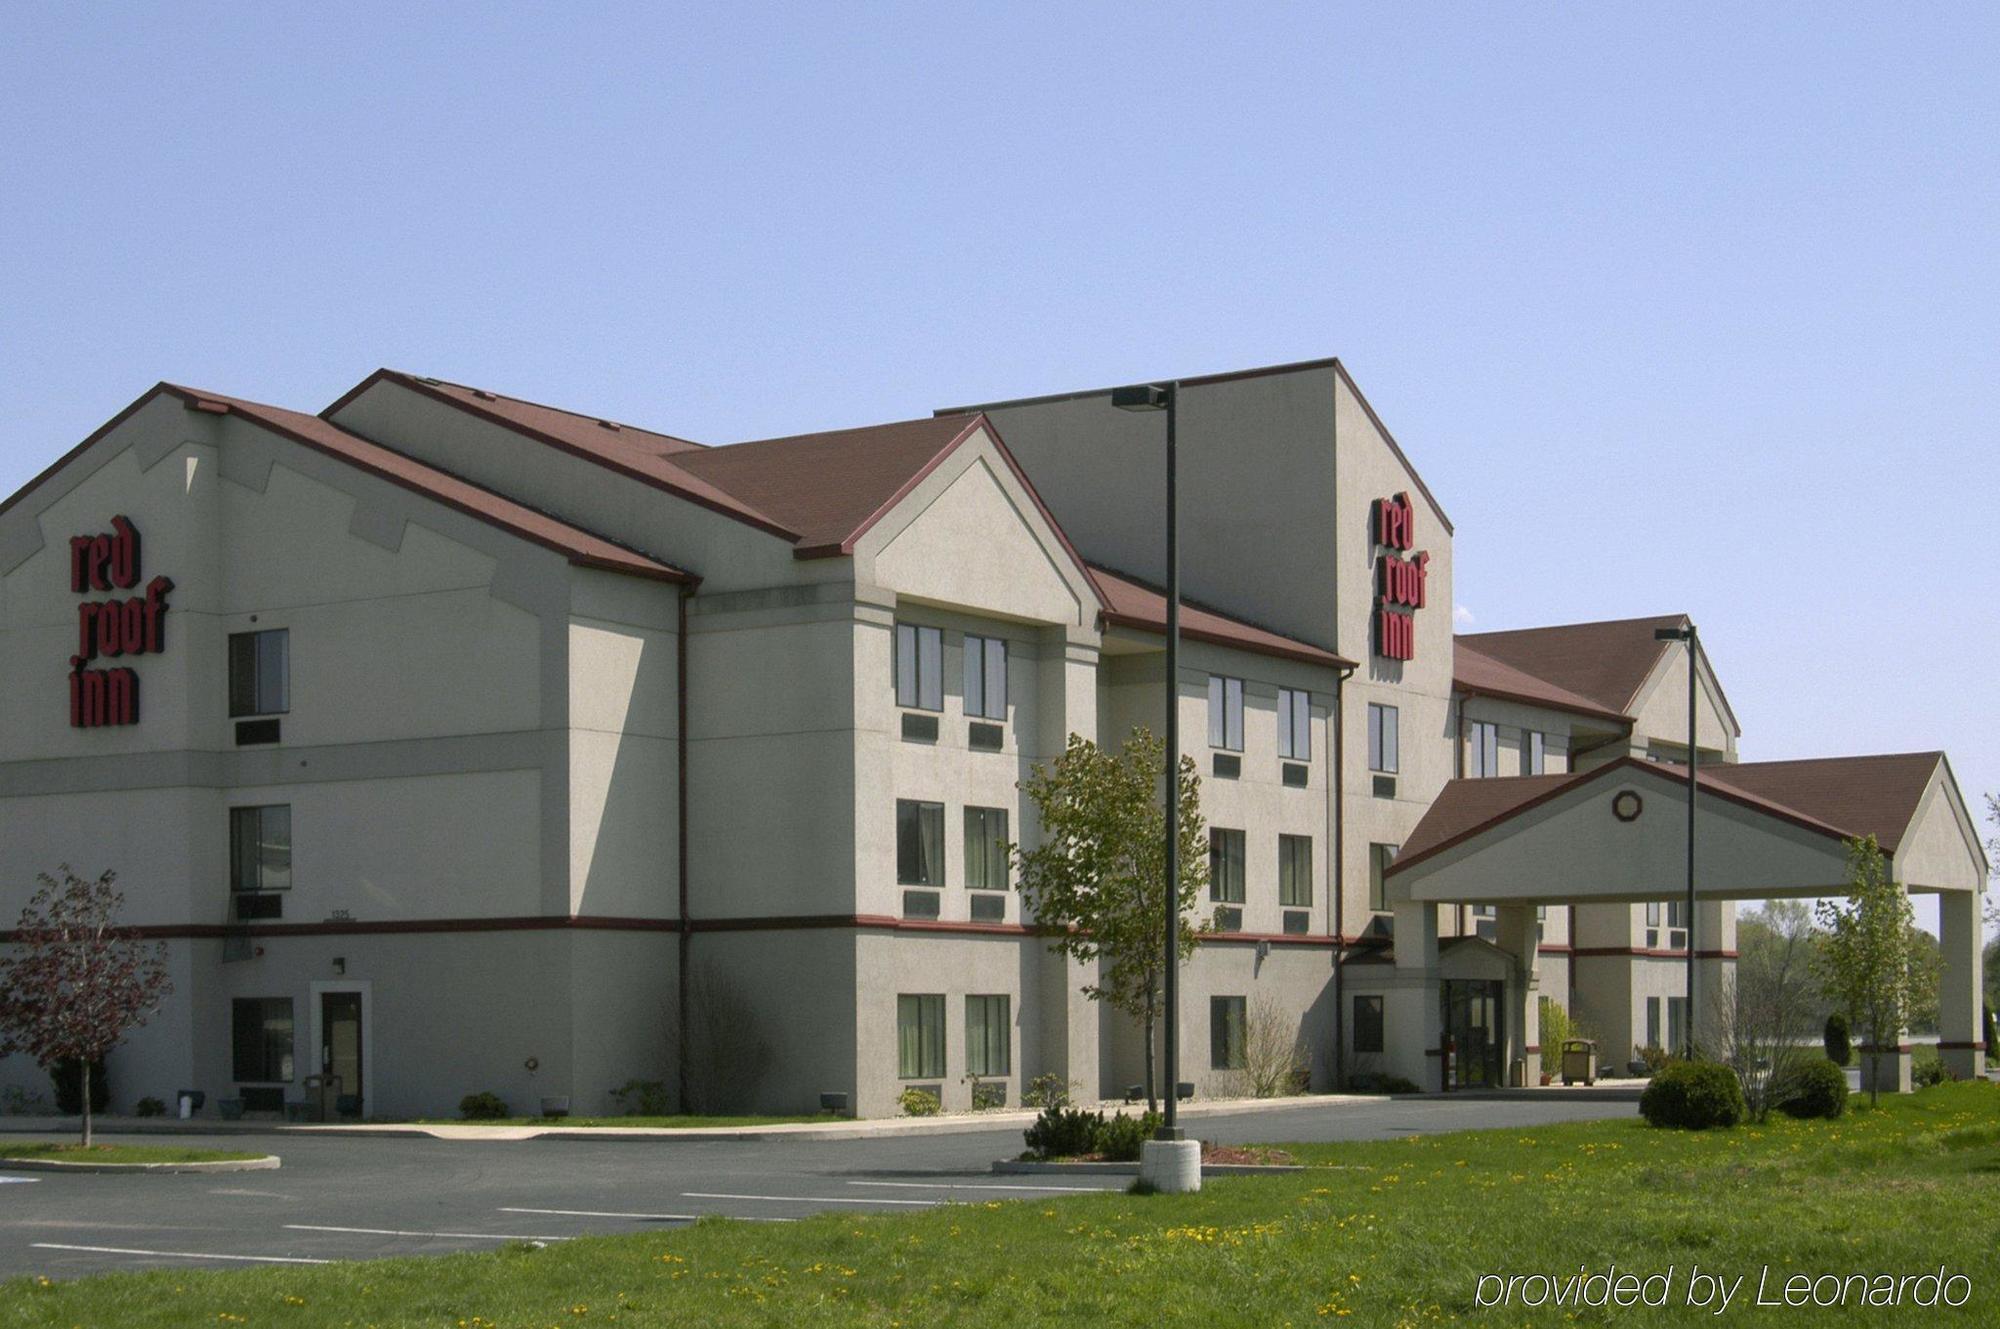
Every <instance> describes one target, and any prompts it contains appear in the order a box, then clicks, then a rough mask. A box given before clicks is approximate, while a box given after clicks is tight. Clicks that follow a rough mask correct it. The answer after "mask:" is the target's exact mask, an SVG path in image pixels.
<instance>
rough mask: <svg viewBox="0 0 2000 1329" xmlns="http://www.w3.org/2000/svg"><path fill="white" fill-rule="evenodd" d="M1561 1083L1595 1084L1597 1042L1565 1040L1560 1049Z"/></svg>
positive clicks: (1588, 1039) (1582, 1039)
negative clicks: (1579, 1082)
mask: <svg viewBox="0 0 2000 1329" xmlns="http://www.w3.org/2000/svg"><path fill="white" fill-rule="evenodd" d="M1562 1069H1563V1083H1564V1084H1575V1083H1576V1082H1577V1081H1579V1080H1581V1081H1582V1082H1583V1083H1585V1084H1596V1083H1597V1040H1595V1039H1591V1038H1566V1039H1564V1040H1563V1047H1562Z"/></svg>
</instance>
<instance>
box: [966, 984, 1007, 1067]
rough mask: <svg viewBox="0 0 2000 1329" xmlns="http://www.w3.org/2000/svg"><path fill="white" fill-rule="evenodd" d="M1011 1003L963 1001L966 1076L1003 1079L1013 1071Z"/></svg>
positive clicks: (984, 999)
mask: <svg viewBox="0 0 2000 1329" xmlns="http://www.w3.org/2000/svg"><path fill="white" fill-rule="evenodd" d="M1012 1005H1013V1002H1012V1001H1011V1000H1010V999H1009V998H1008V997H1006V996H1005V995H1001V996H994V997H967V998H966V999H965V1073H966V1074H967V1075H1006V1074H1009V1073H1010V1072H1012V1071H1013V1069H1014V1026H1013V1021H1012V1019H1010V1018H1009V1017H1010V1016H1011V1014H1012V1011H1011V1007H1012Z"/></svg>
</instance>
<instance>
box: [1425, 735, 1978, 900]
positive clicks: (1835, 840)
mask: <svg viewBox="0 0 2000 1329" xmlns="http://www.w3.org/2000/svg"><path fill="white" fill-rule="evenodd" d="M1698 780H1699V802H1698V804H1697V807H1696V814H1697V831H1696V846H1695V883H1696V894H1697V895H1698V896H1700V897H1702V898H1706V899H1764V898H1768V897H1772V896H1838V895H1843V894H1845V893H1846V880H1847V848H1846V842H1847V841H1848V840H1850V839H1854V838H1858V837H1861V836H1866V835H1873V836H1874V837H1875V838H1876V841H1877V842H1878V843H1879V844H1880V845H1881V847H1882V851H1883V853H1884V854H1886V855H1887V856H1888V858H1889V863H1890V871H1891V874H1892V875H1893V876H1894V878H1895V879H1896V880H1897V881H1899V882H1901V883H1902V884H1903V886H1904V887H1905V889H1907V890H1911V891H1938V892H1970V893H1972V895H1973V896H1975V897H1977V896H1978V895H1979V894H1980V893H1981V892H1983V891H1984V890H1985V888H1986V880H1987V875H1988V868H1987V863H1986V856H1985V853H1984V851H1983V849H1982V848H1981V846H1980V843H1979V836H1978V833H1977V830H1976V827H1975V825H1974V823H1973V821H1972V818H1971V816H1970V815H1969V814H1968V813H1967V811H1966V807H1965V800H1964V798H1963V797H1962V796H1961V795H1960V793H1959V790H1958V785H1957V782H1956V781H1955V780H1954V779H1953V778H1952V775H1951V767H1950V765H1949V763H1947V762H1946V760H1945V757H1944V754H1943V753H1941V752H1922V753H1906V754H1899V755H1892V756H1873V757H1836V758H1823V759H1817V760H1810V761H1772V762H1752V763H1744V764H1732V765H1717V766H1713V767H1709V766H1704V767H1702V768H1701V769H1700V772H1699V776H1698ZM1687 797H1688V790H1687V768H1686V767H1683V766H1667V765H1661V764H1659V763H1656V762H1650V761H1641V760H1639V759H1637V758H1633V757H1624V758H1621V759H1619V760H1617V761H1613V762H1609V763H1607V764H1605V765H1603V766H1598V767H1594V768H1592V769H1589V770H1585V771H1580V772H1573V773H1569V774H1563V775H1531V776H1520V777H1517V778H1512V779H1489V780H1453V781H1451V782H1450V783H1448V784H1447V785H1446V786H1445V787H1444V791H1443V792H1442V793H1441V794H1439V796H1438V798H1437V801H1436V802H1434V803H1432V804H1431V807H1430V811H1429V812H1427V813H1426V814H1425V815H1424V819H1423V820H1422V821H1420V822H1419V823H1418V824H1417V827H1416V829H1415V830H1414V831H1413V832H1412V833H1411V835H1410V838H1409V839H1408V840H1407V841H1406V842H1405V843H1404V845H1403V851H1402V853H1401V854H1400V855H1398V857H1397V859H1396V861H1395V863H1394V864H1393V865H1392V866H1391V867H1390V868H1389V871H1388V874H1387V875H1388V880H1389V882H1390V883H1391V890H1392V893H1393V894H1394V895H1396V896H1397V897H1398V898H1402V899H1407V900H1412V901H1418V902H1426V901H1436V902H1452V903H1461V904H1580V903H1587V902H1596V901H1606V902H1617V901H1628V902H1637V901H1645V900H1665V899H1673V898H1678V897H1680V896H1681V895H1682V893H1683V892H1685V890H1686V888H1687V885H1686V883H1687V878H1686V872H1687V867H1686V863H1687V858H1686V854H1687V838H1686V837H1687Z"/></svg>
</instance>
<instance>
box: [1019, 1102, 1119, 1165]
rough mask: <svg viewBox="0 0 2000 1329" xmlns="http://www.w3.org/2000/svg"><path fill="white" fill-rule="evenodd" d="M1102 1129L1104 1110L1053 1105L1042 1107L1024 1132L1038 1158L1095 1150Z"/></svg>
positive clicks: (1030, 1147) (1029, 1148)
mask: <svg viewBox="0 0 2000 1329" xmlns="http://www.w3.org/2000/svg"><path fill="white" fill-rule="evenodd" d="M1119 1115H1120V1116H1121V1117H1122V1116H1123V1115H1124V1114H1123V1113H1120V1114H1119ZM1103 1130H1104V1114H1103V1113H1102V1112H1089V1111H1086V1110H1084V1109H1083V1108H1076V1107H1056V1106H1052V1107H1045V1108H1043V1109H1042V1112H1041V1115H1040V1116H1038V1117H1036V1118H1035V1123H1034V1125H1032V1126H1030V1127H1028V1129H1027V1130H1025V1131H1023V1132H1022V1133H1021V1134H1022V1137H1023V1138H1024V1139H1025V1140H1026V1141H1027V1142H1028V1152H1029V1153H1031V1154H1033V1155H1034V1156H1035V1157H1036V1158H1074V1157H1076V1156H1077V1155H1078V1154H1094V1153H1096V1152H1097V1142H1098V1138H1099V1136H1100V1135H1101V1134H1102V1132H1103Z"/></svg>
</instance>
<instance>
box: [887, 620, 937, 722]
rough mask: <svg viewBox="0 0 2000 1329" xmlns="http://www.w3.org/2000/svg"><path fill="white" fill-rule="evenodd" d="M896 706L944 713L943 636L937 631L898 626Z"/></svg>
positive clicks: (900, 624) (913, 625)
mask: <svg viewBox="0 0 2000 1329" xmlns="http://www.w3.org/2000/svg"><path fill="white" fill-rule="evenodd" d="M896 704H897V705H898V706H910V707H914V708H916V709H917V710H920V711H941V710H943V709H944V633H942V632H940V631H939V630H938V629H936V628H924V627H918V626H917V625H916V624H914V623H898V624H897V625H896Z"/></svg>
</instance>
